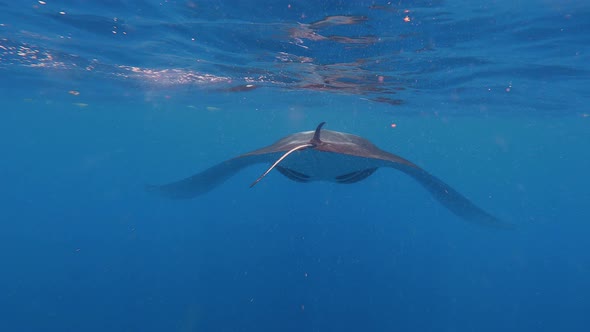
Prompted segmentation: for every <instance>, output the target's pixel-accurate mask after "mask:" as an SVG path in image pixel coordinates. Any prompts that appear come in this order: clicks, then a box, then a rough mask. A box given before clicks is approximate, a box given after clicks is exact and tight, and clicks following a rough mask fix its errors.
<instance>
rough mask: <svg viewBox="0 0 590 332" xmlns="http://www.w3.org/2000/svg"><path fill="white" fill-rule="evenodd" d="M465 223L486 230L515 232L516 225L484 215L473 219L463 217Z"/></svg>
mask: <svg viewBox="0 0 590 332" xmlns="http://www.w3.org/2000/svg"><path fill="white" fill-rule="evenodd" d="M463 218H464V219H465V220H467V221H471V222H474V223H476V224H478V225H482V226H486V227H488V228H492V229H497V230H505V231H510V230H515V229H516V225H514V224H512V223H509V222H506V221H504V220H502V219H498V218H496V217H494V216H492V215H489V214H486V215H484V216H477V217H474V218H469V217H463Z"/></svg>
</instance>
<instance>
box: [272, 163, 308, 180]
mask: <svg viewBox="0 0 590 332" xmlns="http://www.w3.org/2000/svg"><path fill="white" fill-rule="evenodd" d="M277 171H279V172H280V173H281V174H283V175H284V176H286V177H288V178H289V179H291V180H293V181H297V182H309V175H307V174H303V173H300V172H297V171H294V170H292V169H290V168H287V167H283V166H277Z"/></svg>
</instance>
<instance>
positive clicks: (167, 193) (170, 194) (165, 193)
mask: <svg viewBox="0 0 590 332" xmlns="http://www.w3.org/2000/svg"><path fill="white" fill-rule="evenodd" d="M144 188H145V191H146V192H148V193H154V194H157V195H159V196H161V197H165V198H170V199H176V200H182V199H189V198H193V196H192V195H186V194H185V195H183V194H182V193H181V192H178V191H175V190H170V189H168V188H166V186H165V185H163V186H159V185H153V184H148V185H146V186H145V187H144Z"/></svg>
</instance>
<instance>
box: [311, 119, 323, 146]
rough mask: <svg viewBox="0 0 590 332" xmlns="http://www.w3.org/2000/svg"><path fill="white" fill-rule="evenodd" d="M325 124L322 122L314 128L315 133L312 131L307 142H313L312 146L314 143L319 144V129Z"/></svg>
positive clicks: (320, 141)
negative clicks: (311, 136)
mask: <svg viewBox="0 0 590 332" xmlns="http://www.w3.org/2000/svg"><path fill="white" fill-rule="evenodd" d="M325 124H326V122H322V123H320V124H319V125H318V126H317V128H316V129H315V133H313V138H312V139H311V141H309V143H311V144H313V146H316V145H319V144H321V143H322V140H321V139H320V131H321V130H322V127H323V126H324V125H325Z"/></svg>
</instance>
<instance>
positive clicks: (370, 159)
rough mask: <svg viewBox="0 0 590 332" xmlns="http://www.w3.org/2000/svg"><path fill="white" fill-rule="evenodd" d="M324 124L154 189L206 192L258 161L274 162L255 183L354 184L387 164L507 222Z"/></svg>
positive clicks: (468, 209)
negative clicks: (276, 177) (278, 178)
mask: <svg viewBox="0 0 590 332" xmlns="http://www.w3.org/2000/svg"><path fill="white" fill-rule="evenodd" d="M323 125H324V123H323V122H322V123H321V124H320V125H319V126H318V127H317V129H316V130H315V131H306V132H300V133H295V134H292V135H289V136H287V137H284V138H282V139H280V140H279V141H277V142H276V143H274V144H272V145H269V146H267V147H264V148H261V149H258V150H254V151H252V152H248V153H245V154H243V155H240V156H237V157H235V158H232V159H229V160H227V161H224V162H221V163H219V164H217V165H215V166H213V167H211V168H209V169H206V170H204V171H203V172H201V173H197V174H195V175H193V176H191V177H188V178H186V179H183V180H180V181H177V182H173V183H170V184H165V185H162V186H155V187H153V189H155V190H158V191H160V192H161V193H162V194H164V195H165V196H168V197H172V198H192V197H195V196H198V195H201V194H204V193H206V192H208V191H209V190H211V189H213V188H214V187H216V186H217V185H219V184H221V183H222V182H223V181H225V180H226V179H227V178H229V177H230V176H232V175H233V174H234V173H236V172H237V171H239V170H240V169H242V168H244V167H246V166H249V165H252V164H256V163H274V164H272V166H271V167H270V168H269V169H268V170H267V171H266V172H265V173H264V174H263V175H262V176H260V177H259V178H258V179H257V180H256V181H254V183H252V185H251V186H254V185H255V184H256V183H258V181H260V180H262V178H264V176H266V175H267V174H268V173H269V172H270V171H271V170H273V169H274V168H276V169H277V170H278V171H279V172H280V173H281V174H283V175H284V176H286V177H288V178H289V179H291V180H294V181H297V182H310V181H330V182H337V183H354V182H358V181H361V180H364V179H365V178H367V177H368V176H370V175H371V174H373V173H374V172H375V171H376V170H377V169H378V168H380V167H389V168H395V169H397V170H399V171H402V172H404V173H406V174H407V175H409V176H411V177H412V178H413V179H414V180H416V181H418V183H420V184H421V185H422V186H423V187H424V188H425V189H426V190H428V191H429V192H430V194H432V196H433V197H434V198H435V199H436V200H438V201H439V202H440V203H441V204H442V205H443V206H445V207H446V208H448V209H449V210H450V211H451V212H453V213H454V214H456V215H457V216H459V217H461V218H463V219H465V220H468V221H473V222H476V223H480V224H485V225H489V226H496V227H506V226H508V225H506V224H504V223H502V222H501V221H499V220H498V219H496V218H495V217H494V216H492V215H490V214H488V213H487V212H485V211H483V210H482V209H480V208H479V207H477V206H475V205H474V204H473V203H471V202H470V201H469V200H468V199H467V198H465V197H464V196H463V195H461V194H460V193H459V192H457V191H456V190H454V189H453V188H451V187H450V186H449V185H447V184H446V183H444V182H443V181H441V180H439V179H438V178H436V177H434V176H433V175H431V174H429V173H428V172H426V171H425V170H423V169H422V168H420V167H418V166H417V165H415V164H413V163H412V162H410V161H408V160H406V159H404V158H401V157H399V156H397V155H394V154H392V153H389V152H387V151H383V150H381V149H379V148H378V147H377V146H375V145H374V144H373V143H371V142H369V141H368V140H366V139H364V138H362V137H359V136H356V135H351V134H346V133H341V132H337V131H331V130H322V126H323Z"/></svg>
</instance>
